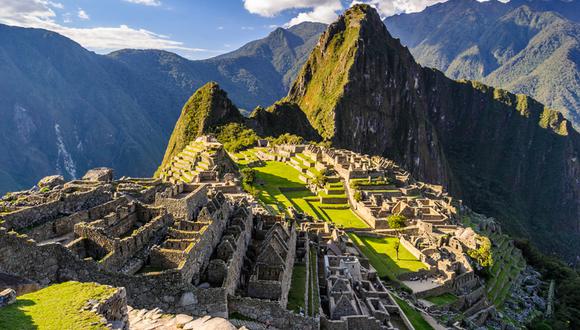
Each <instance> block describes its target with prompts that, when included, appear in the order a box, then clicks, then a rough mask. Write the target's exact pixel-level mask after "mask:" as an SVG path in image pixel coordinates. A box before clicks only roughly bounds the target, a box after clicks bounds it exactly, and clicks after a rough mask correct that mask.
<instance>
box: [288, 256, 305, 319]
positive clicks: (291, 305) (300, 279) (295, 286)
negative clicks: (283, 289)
mask: <svg viewBox="0 0 580 330" xmlns="http://www.w3.org/2000/svg"><path fill="white" fill-rule="evenodd" d="M305 289H306V266H305V265H295V266H294V270H293V271H292V284H291V285H290V291H289V292H288V305H287V308H288V309H289V310H292V311H295V312H296V313H298V312H300V308H302V309H303V310H305V308H304V307H305V306H304V291H305Z"/></svg>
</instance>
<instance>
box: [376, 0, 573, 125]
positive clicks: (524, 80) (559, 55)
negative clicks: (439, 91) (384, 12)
mask: <svg viewBox="0 0 580 330" xmlns="http://www.w3.org/2000/svg"><path fill="white" fill-rule="evenodd" d="M579 4H580V2H578V1H569V2H564V1H525V0H517V1H511V2H508V3H505V4H504V3H501V2H499V1H495V0H492V1H487V2H478V1H475V0H451V1H448V2H446V3H441V4H437V5H434V6H431V7H428V8H427V9H425V10H424V11H422V12H420V13H414V14H401V15H396V16H392V17H389V18H387V19H386V20H385V24H386V25H387V28H388V29H389V31H390V32H391V33H392V34H393V36H394V37H396V38H400V39H401V42H402V43H403V44H404V45H406V46H408V47H409V49H410V50H411V53H412V54H413V56H414V57H415V58H416V59H417V61H418V62H419V63H420V64H422V65H424V66H429V67H433V68H436V69H439V70H441V71H443V72H444V73H445V74H446V75H447V76H448V77H450V78H453V79H470V80H478V81H481V82H484V83H486V84H489V85H492V86H496V87H501V88H505V89H507V90H509V91H512V92H514V93H523V94H526V95H529V96H532V97H534V98H536V99H538V100H539V101H541V102H543V103H545V104H546V105H548V106H550V107H552V108H554V109H557V110H559V111H561V112H562V113H564V115H565V116H566V117H567V118H569V119H570V120H571V121H572V122H573V123H574V125H575V126H576V127H578V126H579V125H580V23H578V22H577V21H576V20H578V18H579V14H578V13H579V12H580V5H579ZM545 10H554V11H545Z"/></svg>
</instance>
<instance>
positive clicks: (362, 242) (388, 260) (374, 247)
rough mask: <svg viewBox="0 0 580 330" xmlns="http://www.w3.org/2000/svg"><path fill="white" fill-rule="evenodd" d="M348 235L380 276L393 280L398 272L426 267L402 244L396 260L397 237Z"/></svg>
mask: <svg viewBox="0 0 580 330" xmlns="http://www.w3.org/2000/svg"><path fill="white" fill-rule="evenodd" d="M348 235H349V236H350V238H351V239H352V240H353V242H354V243H355V244H356V245H357V246H358V247H359V248H360V249H361V251H362V252H363V253H364V255H365V256H366V257H367V258H369V261H370V263H371V264H372V265H373V267H374V268H375V269H376V270H377V272H378V273H379V276H381V277H383V276H387V277H389V278H390V279H393V280H395V279H396V277H397V276H398V275H400V274H403V273H408V272H415V271H418V270H419V269H426V268H427V267H426V266H425V265H424V264H423V263H422V262H421V261H419V260H418V259H417V258H415V256H413V255H412V254H411V253H410V252H409V251H407V249H405V248H404V247H403V246H400V248H399V259H398V260H397V253H396V251H395V242H396V241H397V240H398V238H394V237H385V238H376V237H366V236H358V235H356V234H354V233H349V234H348Z"/></svg>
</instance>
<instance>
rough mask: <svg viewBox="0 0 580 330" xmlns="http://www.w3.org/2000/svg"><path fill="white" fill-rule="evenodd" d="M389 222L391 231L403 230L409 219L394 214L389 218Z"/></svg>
mask: <svg viewBox="0 0 580 330" xmlns="http://www.w3.org/2000/svg"><path fill="white" fill-rule="evenodd" d="M387 222H388V223H389V228H391V229H401V228H403V227H405V223H406V222H407V217H405V216H404V215H401V214H392V215H389V216H388V217H387Z"/></svg>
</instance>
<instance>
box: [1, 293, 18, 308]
mask: <svg viewBox="0 0 580 330" xmlns="http://www.w3.org/2000/svg"><path fill="white" fill-rule="evenodd" d="M15 301H16V291H14V290H12V289H6V290H4V291H2V292H0V308H2V307H5V306H8V305H10V304H12V303H14V302H15Z"/></svg>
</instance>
